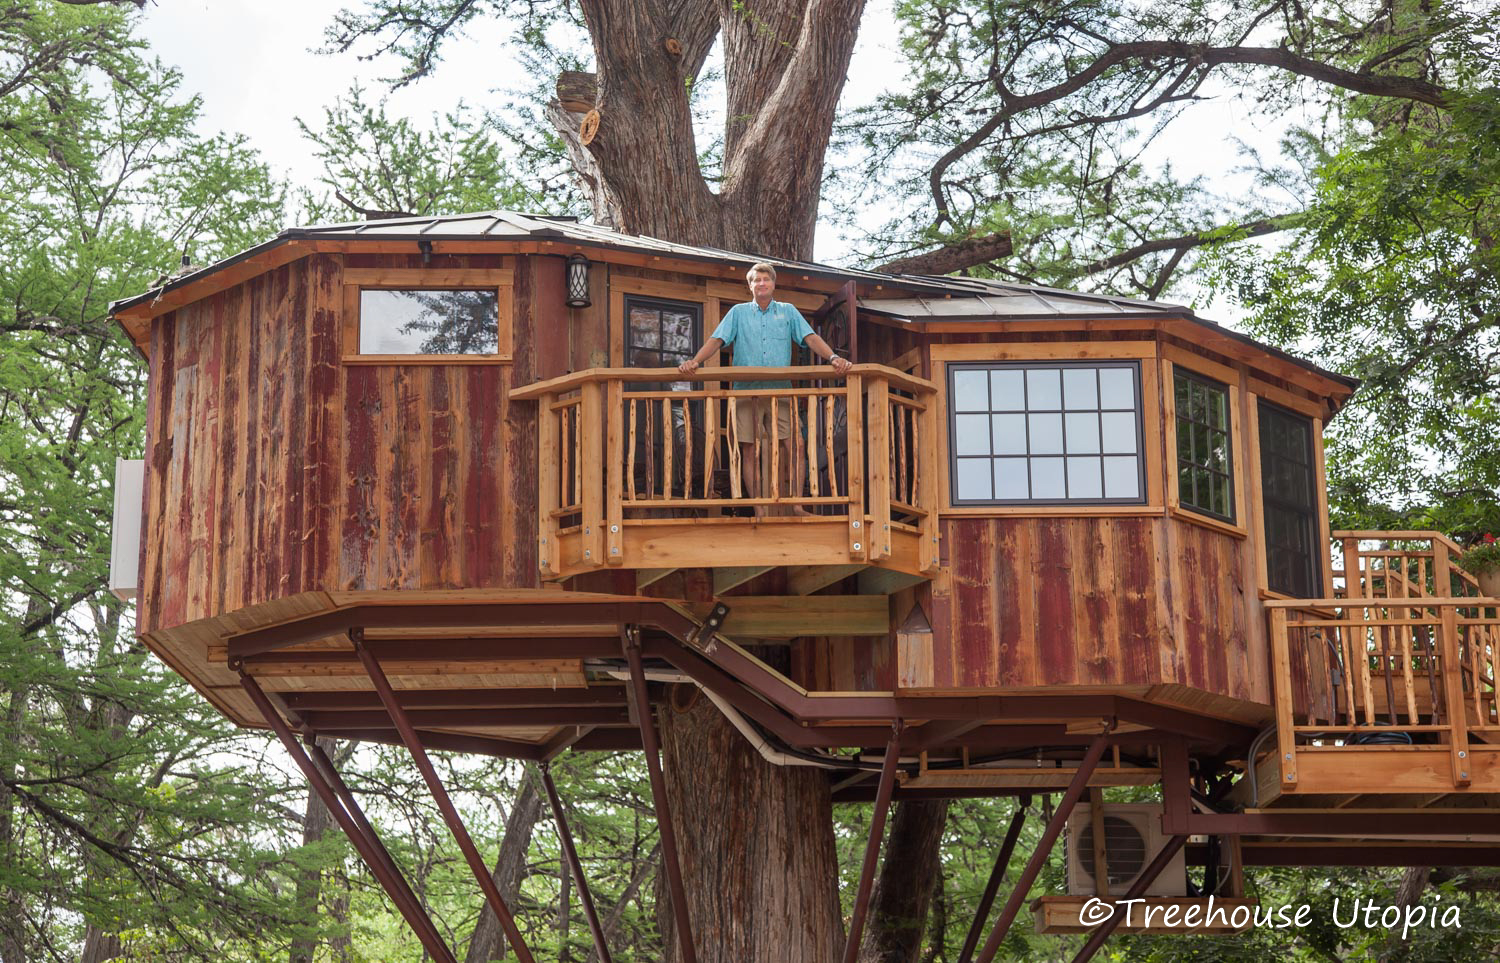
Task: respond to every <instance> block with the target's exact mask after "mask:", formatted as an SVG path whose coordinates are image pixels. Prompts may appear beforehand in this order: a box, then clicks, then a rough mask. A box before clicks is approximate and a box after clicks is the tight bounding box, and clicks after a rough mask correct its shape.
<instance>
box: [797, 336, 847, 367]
mask: <svg viewBox="0 0 1500 963" xmlns="http://www.w3.org/2000/svg"><path fill="white" fill-rule="evenodd" d="M803 344H806V345H807V346H808V347H809V348H811V349H812V353H813V355H814V356H815V357H818V358H821V359H822V360H824V361H826V362H828V363H829V364H831V365H833V370H834V371H837V372H838V373H839V374H848V373H849V369H850V368H852V367H854V362H852V361H850V360H849V359H848V358H840V357H839V356H838V355H837V354H835V353H834V351H833V349H832V348H830V347H829V346H828V342H827V341H824V340H823V339H822V338H821V337H820V336H818V335H816V334H810V335H808V336H807V337H806V338H804V339H803Z"/></svg>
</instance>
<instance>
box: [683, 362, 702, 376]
mask: <svg viewBox="0 0 1500 963" xmlns="http://www.w3.org/2000/svg"><path fill="white" fill-rule="evenodd" d="M700 367H702V365H700V364H698V362H697V361H696V360H694V359H693V358H689V359H687V360H686V361H684V362H683V363H682V364H680V365H678V366H677V370H678V371H681V372H682V373H683V374H692V373H693V372H694V371H697V370H698V369H699V368H700Z"/></svg>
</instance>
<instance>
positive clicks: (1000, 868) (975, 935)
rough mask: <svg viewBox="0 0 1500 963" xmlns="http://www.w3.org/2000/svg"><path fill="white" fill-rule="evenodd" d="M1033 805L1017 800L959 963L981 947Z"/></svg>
mask: <svg viewBox="0 0 1500 963" xmlns="http://www.w3.org/2000/svg"><path fill="white" fill-rule="evenodd" d="M1030 805H1031V797H1030V796H1029V795H1027V796H1022V797H1021V798H1020V799H1019V800H1017V804H1016V811H1015V813H1014V814H1012V815H1011V817H1010V826H1009V827H1007V828H1006V830H1005V841H1004V842H1002V843H1001V844H1000V852H999V853H997V854H996V855H995V865H994V867H992V868H991V869H990V878H989V880H988V881H987V882H986V883H985V884H984V893H983V895H981V896H980V897H979V907H978V908H977V909H976V910H974V922H973V923H971V924H970V925H969V932H968V934H967V935H966V936H965V937H964V946H963V949H961V950H960V951H959V953H958V963H969V960H970V959H971V958H972V957H973V955H974V948H975V947H976V946H978V945H979V936H980V934H981V933H983V932H984V921H985V920H987V919H989V918H990V907H991V906H994V905H995V894H996V893H998V892H999V891H1000V884H1001V883H1002V882H1004V880H1005V871H1006V869H1007V868H1008V867H1009V866H1010V857H1011V855H1012V854H1013V853H1014V852H1015V851H1016V841H1017V840H1019V839H1020V838H1021V827H1022V826H1024V825H1025V824H1026V808H1027V807H1028V806H1030Z"/></svg>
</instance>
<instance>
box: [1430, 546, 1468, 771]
mask: <svg viewBox="0 0 1500 963" xmlns="http://www.w3.org/2000/svg"><path fill="white" fill-rule="evenodd" d="M1434 551H1436V546H1434ZM1444 552H1445V555H1446V548H1445V549H1444ZM1444 561H1445V562H1446V561H1447V559H1446V557H1445V558H1444ZM1437 604H1438V605H1439V606H1440V607H1441V608H1442V630H1441V631H1442V637H1441V638H1440V639H1439V640H1438V645H1439V646H1440V647H1441V649H1442V652H1443V701H1444V702H1446V703H1447V709H1448V713H1447V715H1448V755H1449V760H1450V761H1451V763H1452V766H1453V785H1454V787H1455V788H1458V789H1467V788H1468V787H1469V782H1470V779H1469V772H1470V766H1469V726H1468V720H1467V718H1466V716H1467V711H1466V710H1467V708H1468V707H1467V706H1466V705H1465V703H1464V681H1463V676H1462V672H1463V666H1462V663H1461V662H1460V656H1459V650H1458V606H1456V605H1454V604H1452V603H1449V602H1439V603H1437Z"/></svg>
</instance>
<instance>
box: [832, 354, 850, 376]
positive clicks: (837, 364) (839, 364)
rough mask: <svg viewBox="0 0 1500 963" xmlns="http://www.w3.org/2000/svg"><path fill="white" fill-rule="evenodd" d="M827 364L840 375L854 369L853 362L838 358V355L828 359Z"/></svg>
mask: <svg viewBox="0 0 1500 963" xmlns="http://www.w3.org/2000/svg"><path fill="white" fill-rule="evenodd" d="M828 363H829V364H830V365H832V366H833V370H834V371H837V372H838V373H839V374H841V375H844V374H848V373H849V369H850V368H852V367H854V362H852V361H850V360H849V359H848V358H840V357H839V356H838V355H833V356H832V357H831V358H829V359H828Z"/></svg>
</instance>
